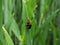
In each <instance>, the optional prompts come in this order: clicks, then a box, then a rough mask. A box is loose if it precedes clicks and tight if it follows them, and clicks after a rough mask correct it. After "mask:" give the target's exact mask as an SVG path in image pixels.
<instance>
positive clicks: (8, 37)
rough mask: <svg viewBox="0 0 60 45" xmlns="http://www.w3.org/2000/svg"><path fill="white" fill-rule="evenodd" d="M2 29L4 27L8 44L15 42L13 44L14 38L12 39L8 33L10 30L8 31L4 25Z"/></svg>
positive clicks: (11, 44)
mask: <svg viewBox="0 0 60 45" xmlns="http://www.w3.org/2000/svg"><path fill="white" fill-rule="evenodd" d="M2 29H3V33H4V35H5V39H6V41H7V44H8V45H14V44H13V41H12V39H11V37H10V35H9V34H8V32H7V31H6V29H5V28H4V26H2Z"/></svg>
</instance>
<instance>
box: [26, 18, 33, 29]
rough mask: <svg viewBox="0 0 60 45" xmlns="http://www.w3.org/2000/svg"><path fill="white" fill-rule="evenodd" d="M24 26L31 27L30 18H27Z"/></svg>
mask: <svg viewBox="0 0 60 45" xmlns="http://www.w3.org/2000/svg"><path fill="white" fill-rule="evenodd" d="M26 27H27V29H31V27H32V24H31V20H29V19H28V20H27V22H26Z"/></svg>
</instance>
